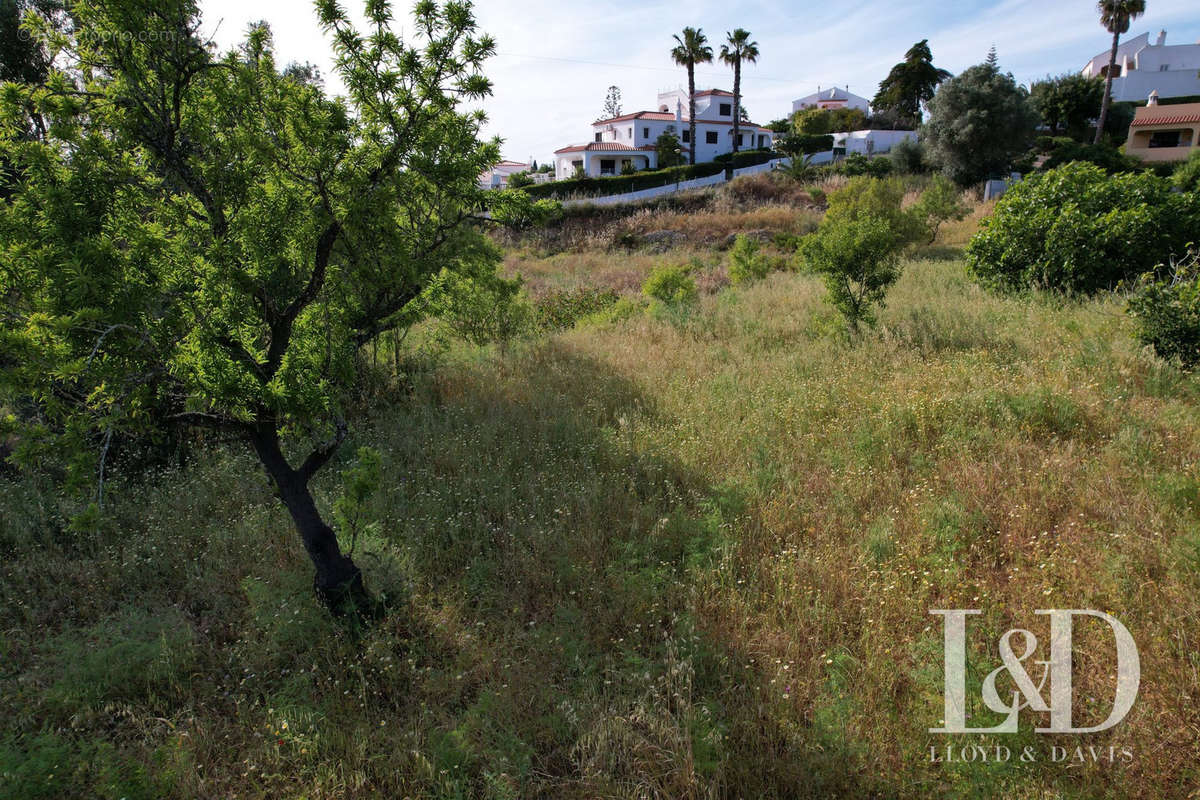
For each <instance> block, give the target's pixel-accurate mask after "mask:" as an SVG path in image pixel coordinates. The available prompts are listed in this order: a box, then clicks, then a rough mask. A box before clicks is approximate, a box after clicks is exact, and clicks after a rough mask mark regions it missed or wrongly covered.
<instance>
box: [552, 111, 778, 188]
mask: <svg viewBox="0 0 1200 800" xmlns="http://www.w3.org/2000/svg"><path fill="white" fill-rule="evenodd" d="M687 112H688V102H687V92H686V91H683V90H672V91H668V92H662V93H661V94H659V95H658V110H657V111H639V112H637V113H634V114H622V115H621V116H619V117H613V118H611V119H602V120H598V121H596V122H594V123H592V141H590V142H587V143H584V144H576V145H570V146H568V147H563V148H560V149H559V150H556V151H555V152H554V157H555V171H554V172H555V177H557V178H558V179H560V180H563V179H566V178H570V177H573V176H574V175H575V174H576V172H577V171H579V170H582V171H583V173H584V174H585V175H587V176H589V177H599V176H601V175H619V174H621V172H622V171H623V170H625V169H628V168H632V169H635V170H644V169H655V168H657V167H658V152H657V151H656V149H655V143H656V142H657V141H658V137H659V136H661V135H662V134H664V133H666V132H668V131H670V132H672V133H674V134H675V135H676V136H677V137H678V138H679V141H680V147H681V149H682V151H683V153H682V154H683V157H684V160H686V159H687V157H688V155H689V152H690V147H691V142H690V140H689V138H688V137H689V131H688V115H687ZM738 127H739V138H740V140H741V141H740V143H739V145H738V148H739V149H740V150H754V149H761V148H770V147H772V146H773V144H774V141H775V138H774V137H775V134H774V133H773V132H772V131H770V130H768V129H767V128H762V127H759V126H758V125H756V124H754V123H753V122H743V123H741V124H740V125H739V126H738ZM732 151H733V93H732V92H726V91H721V90H719V89H710V90H707V91H703V92H696V161H697V162H698V163H703V162H705V161H712V160H713V159H714V158H716V157H717V156H719V155H723V154H725V153H730V152H732Z"/></svg>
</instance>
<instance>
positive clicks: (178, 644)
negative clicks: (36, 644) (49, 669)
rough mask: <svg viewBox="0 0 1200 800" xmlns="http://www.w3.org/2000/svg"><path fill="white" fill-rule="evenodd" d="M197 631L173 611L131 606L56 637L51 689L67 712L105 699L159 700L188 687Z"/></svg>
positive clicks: (94, 706) (55, 701) (54, 699)
mask: <svg viewBox="0 0 1200 800" xmlns="http://www.w3.org/2000/svg"><path fill="white" fill-rule="evenodd" d="M194 638H195V634H194V632H193V631H192V627H191V625H190V624H188V622H187V620H186V619H184V618H182V617H181V616H180V615H179V613H178V612H176V611H174V610H173V609H170V608H166V609H156V610H154V611H153V612H151V611H143V610H141V609H129V610H126V611H122V612H120V613H119V614H118V615H116V616H114V617H110V618H108V619H106V620H103V621H101V622H99V623H97V624H96V625H93V626H91V627H90V628H88V629H86V630H83V631H78V632H76V631H67V632H65V633H62V634H60V635H59V636H58V637H56V638H55V639H54V640H53V642H52V644H51V647H50V653H49V655H50V657H51V658H52V659H53V660H54V661H55V663H56V664H57V667H58V676H59V678H58V680H57V682H56V683H55V684H54V686H53V687H51V689H50V691H49V692H48V697H49V699H50V701H51V703H52V704H53V705H54V706H55V707H56V708H58V709H60V710H61V711H62V713H64V714H72V713H78V711H79V710H80V709H83V708H92V709H98V708H100V707H102V706H103V705H104V704H105V703H111V702H122V701H123V702H136V703H154V702H160V701H162V700H163V699H164V698H166V697H168V696H171V695H174V694H179V693H181V692H182V691H183V690H184V684H185V683H186V682H187V680H188V674H189V672H190V670H191V667H192V665H193V663H194V660H195V649H194Z"/></svg>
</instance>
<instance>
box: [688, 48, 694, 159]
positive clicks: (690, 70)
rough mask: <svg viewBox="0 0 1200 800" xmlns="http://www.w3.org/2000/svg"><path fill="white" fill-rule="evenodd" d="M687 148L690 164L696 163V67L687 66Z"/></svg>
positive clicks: (692, 65)
mask: <svg viewBox="0 0 1200 800" xmlns="http://www.w3.org/2000/svg"><path fill="white" fill-rule="evenodd" d="M688 138H689V139H691V141H690V142H688V144H689V145H691V146H690V147H689V148H688V151H689V159H690V163H692V164H695V163H696V65H695V64H691V63H689V64H688Z"/></svg>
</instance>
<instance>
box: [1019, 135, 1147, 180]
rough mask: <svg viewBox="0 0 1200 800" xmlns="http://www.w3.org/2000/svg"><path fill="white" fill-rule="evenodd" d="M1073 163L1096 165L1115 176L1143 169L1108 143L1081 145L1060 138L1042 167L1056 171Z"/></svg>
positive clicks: (1074, 141) (1055, 140) (1139, 163)
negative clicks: (1081, 162) (1055, 169)
mask: <svg viewBox="0 0 1200 800" xmlns="http://www.w3.org/2000/svg"><path fill="white" fill-rule="evenodd" d="M1072 161H1083V162H1087V163H1089V164H1095V165H1096V166H1098V167H1100V168H1101V169H1103V170H1104V171H1105V172H1107V173H1109V174H1111V175H1115V174H1117V173H1119V172H1132V171H1134V170H1136V169H1139V168H1140V167H1141V162H1139V161H1138V160H1137V159H1135V158H1130V157H1129V156H1126V155H1125V154H1124V153H1122V152H1121V151H1120V150H1118V149H1117V148H1116V147H1113V146H1112V145H1111V144H1108V143H1107V142H1101V143H1100V144H1092V143H1090V142H1088V143H1081V142H1078V141H1076V140H1074V139H1067V138H1058V139H1054V140H1053V147H1052V148H1051V150H1050V157H1049V158H1047V159H1046V163H1045V164H1043V165H1042V168H1043V169H1054V168H1055V167H1060V166H1062V165H1063V164H1070V163H1071V162H1072Z"/></svg>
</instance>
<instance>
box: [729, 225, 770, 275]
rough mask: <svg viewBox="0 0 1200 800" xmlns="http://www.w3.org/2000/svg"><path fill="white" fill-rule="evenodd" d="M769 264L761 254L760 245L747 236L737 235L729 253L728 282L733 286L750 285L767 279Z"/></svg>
mask: <svg viewBox="0 0 1200 800" xmlns="http://www.w3.org/2000/svg"><path fill="white" fill-rule="evenodd" d="M770 271H771V262H770V261H769V260H768V259H767V257H766V256H765V255H764V254H763V252H762V245H760V244H759V243H758V242H756V241H755V240H754V239H751V238H750V237H749V236H744V235H742V234H738V236H737V238H736V239H734V242H733V248H732V249H730V251H729V280H730V281H732V282H733V283H734V284H735V285H736V284H742V283H751V282H753V281H757V280H762V279H763V278H765V277H767V273H768V272H770Z"/></svg>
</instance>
